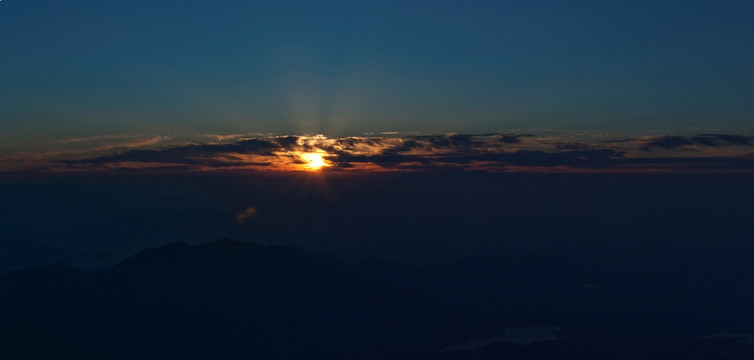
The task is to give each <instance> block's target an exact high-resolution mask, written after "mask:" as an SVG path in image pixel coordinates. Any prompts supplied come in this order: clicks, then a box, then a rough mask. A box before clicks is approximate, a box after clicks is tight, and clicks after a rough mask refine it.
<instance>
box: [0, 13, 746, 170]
mask: <svg viewBox="0 0 754 360" xmlns="http://www.w3.org/2000/svg"><path fill="white" fill-rule="evenodd" d="M752 15H754V3H752V2H751V1H724V2H709V1H631V2H604V1H568V2H566V1H562V2H553V1H504V2H503V1H464V2H461V1H431V2H429V1H426V2H425V1H411V2H396V1H370V2H353V1H349V2H346V1H319V2H302V1H276V2H250V1H235V0H233V1H215V2H206V1H201V2H200V1H182V2H175V1H165V0H150V1H95V0H80V1H53V0H26V1H21V0H4V1H2V2H0V49H2V51H1V53H0V54H1V55H0V79H2V80H1V81H0V154H4V155H6V156H8V154H11V155H12V154H16V155H15V156H16V157H17V158H18V157H24V156H26V157H28V156H29V155H28V154H29V153H30V152H31V153H35V154H38V153H39V152H43V151H55V149H57V148H58V147H59V145H60V144H61V143H65V144H71V143H80V141H79V142H77V141H76V140H77V139H98V140H103V139H104V140H107V139H123V138H126V139H138V140H134V141H135V142H136V144H137V145H139V146H141V147H147V148H148V147H149V146H150V145H154V144H157V143H161V142H162V140H164V139H166V138H170V139H173V140H174V142H176V143H181V144H184V143H186V142H198V143H201V142H203V141H204V139H205V138H206V137H207V136H210V137H212V136H216V135H219V136H231V137H232V136H236V135H238V134H245V135H247V136H251V135H254V136H276V135H279V136H282V135H315V134H324V135H325V136H328V137H331V138H337V137H347V136H364V135H370V134H381V133H385V132H389V133H393V132H397V133H399V134H449V133H461V134H484V133H507V132H514V133H519V134H524V133H536V134H538V135H539V134H541V133H542V132H553V131H555V132H563V133H591V134H602V133H608V134H611V135H615V136H617V138H620V136H636V135H646V136H650V135H653V136H661V135H683V136H693V135H698V134H708V133H715V134H719V133H722V134H742V135H748V134H751V133H753V132H754V131H752V128H753V127H754V125H752V124H754V102H752V101H751V99H752V98H754V66H752V64H754V47H752V46H751V42H750V40H751V39H752V38H754V22H752V21H751V16H752ZM145 139H146V140H145ZM150 139H151V140H150ZM120 143H122V141H121V142H120ZM115 145H117V144H115ZM108 147H109V148H110V149H112V148H115V146H114V145H113V142H107V141H105V144H104V145H101V146H99V148H108ZM19 154H20V155H19Z"/></svg>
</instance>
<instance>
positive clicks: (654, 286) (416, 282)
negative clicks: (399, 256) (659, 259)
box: [0, 239, 754, 360]
mask: <svg viewBox="0 0 754 360" xmlns="http://www.w3.org/2000/svg"><path fill="white" fill-rule="evenodd" d="M675 267H677V268H681V269H683V267H682V266H677V264H676V266H675ZM749 267H750V265H748V264H744V263H742V264H741V266H734V265H730V266H728V267H727V268H725V267H721V266H719V264H707V265H705V266H704V267H700V268H698V269H696V270H695V271H694V272H685V270H684V271H676V272H672V271H667V272H664V273H662V272H655V271H653V270H651V269H635V268H627V267H622V266H619V265H615V264H606V263H601V262H600V261H598V260H594V259H579V260H562V259H555V258H544V257H536V256H524V257H500V256H480V257H469V258H465V259H463V260H461V261H456V262H453V263H449V264H446V265H444V266H438V267H419V266H408V265H403V264H401V263H398V262H394V261H393V262H388V261H383V260H380V259H378V258H367V259H364V260H362V261H358V262H346V261H342V260H340V259H338V258H335V257H333V256H330V255H327V254H313V253H310V252H308V251H306V250H304V249H302V248H299V247H296V246H291V245H286V246H275V245H272V246H267V247H265V246H260V245H257V244H254V243H250V242H238V241H233V240H229V239H223V240H219V241H216V242H213V243H207V244H201V245H196V246H190V245H187V244H185V243H172V244H168V245H164V246H161V247H157V248H151V249H145V250H142V251H139V252H138V253H137V254H135V255H133V256H132V257H130V258H128V259H126V260H125V261H123V262H121V263H119V264H117V265H114V266H112V267H110V268H107V269H104V270H100V271H95V272H88V271H83V270H78V269H75V268H73V267H70V266H67V265H65V264H62V263H56V264H53V265H52V266H50V267H48V268H45V269H41V268H32V269H27V270H22V271H12V272H10V273H9V274H7V275H5V276H2V277H0V320H1V321H0V358H7V359H46V358H55V359H208V358H211V359H407V360H408V359H414V360H417V359H467V358H468V359H496V358H526V359H546V358H563V359H571V358H572V359H598V358H644V359H666V358H686V359H708V358H709V359H711V358H716V359H718V358H719V359H727V358H730V359H734V358H735V359H751V358H754V346H752V344H748V343H746V342H744V341H742V340H741V339H737V338H721V337H715V336H705V335H709V334H719V333H724V332H730V333H750V332H754V331H752V330H754V328H753V325H754V316H753V315H752V314H751V312H750V311H749V310H748V309H749V307H750V302H749V301H748V300H750V299H751V298H752V294H753V293H754V292H753V291H752V289H751V288H750V287H746V286H745V284H746V283H747V282H748V278H745V277H740V276H739V278H738V279H742V280H736V278H734V277H732V276H731V275H733V274H739V275H740V274H742V271H743V270H746V269H749ZM712 268H715V269H716V270H717V272H714V271H711V269H712ZM516 327H523V328H532V327H533V328H535V329H536V328H537V327H541V328H552V329H557V330H556V332H555V333H553V335H548V336H546V337H545V338H543V339H542V340H537V339H529V340H527V341H526V342H524V343H517V342H516V340H515V339H514V338H512V337H507V336H508V335H506V334H507V333H510V332H511V331H513V330H510V329H515V328H516ZM504 329H508V330H504ZM535 332H536V331H535ZM540 332H541V331H540ZM743 338H746V337H745V336H744V337H743ZM464 343H471V344H481V345H479V346H462V345H459V344H464Z"/></svg>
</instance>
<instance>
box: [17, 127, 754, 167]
mask: <svg viewBox="0 0 754 360" xmlns="http://www.w3.org/2000/svg"><path fill="white" fill-rule="evenodd" d="M204 139H206V140H210V141H209V142H200V143H172V144H171V141H175V140H174V139H172V138H170V137H167V136H153V137H145V136H142V137H137V138H127V139H124V138H120V137H99V138H96V139H69V140H68V142H69V143H75V144H80V143H87V142H89V143H92V142H94V143H98V142H99V141H101V140H109V141H110V143H108V144H99V145H97V146H93V147H92V148H91V149H89V151H91V152H94V153H97V152H99V153H100V154H98V155H88V156H78V157H77V156H75V155H76V153H75V152H74V153H68V154H67V155H69V157H63V158H59V159H55V160H51V161H48V162H47V163H45V164H44V168H45V169H48V170H49V171H112V170H119V171H123V170H144V169H148V170H155V169H159V170H173V171H215V170H258V171H304V170H312V166H311V164H309V163H308V161H310V160H309V159H311V158H318V159H322V160H323V165H325V166H324V167H323V170H324V171H359V170H369V171H434V170H474V171H494V172H504V171H511V172H520V171H537V172H686V171H699V172H710V171H736V172H740V171H745V172H754V137H751V136H744V135H727V134H700V135H696V136H690V137H682V136H674V135H662V136H644V137H634V138H627V139H619V140H599V139H597V140H595V139H582V138H577V137H573V136H569V137H565V136H556V135H552V134H547V136H537V135H534V134H526V133H524V134H515V133H489V134H444V135H404V136H365V137H344V138H327V137H325V136H322V135H317V136H248V135H240V134H239V135H207V136H206V137H204ZM102 152H107V153H106V154H101V153H102ZM312 154H316V155H315V156H313V155H312ZM40 162H41V159H40ZM28 163H29V161H27V164H26V165H29V164H28ZM41 165H42V164H40V163H39V162H38V163H36V164H35V167H34V168H35V169H39V168H40V166H41ZM7 168H8V166H6V170H7Z"/></svg>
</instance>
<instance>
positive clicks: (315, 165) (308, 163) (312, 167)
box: [299, 153, 330, 171]
mask: <svg viewBox="0 0 754 360" xmlns="http://www.w3.org/2000/svg"><path fill="white" fill-rule="evenodd" d="M299 157H301V159H302V160H304V162H305V164H304V168H305V169H306V170H308V171H317V170H320V169H322V168H323V167H327V166H330V164H328V163H327V162H326V161H325V159H323V158H322V154H320V153H302V154H301V155H299Z"/></svg>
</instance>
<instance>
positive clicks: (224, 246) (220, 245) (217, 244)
mask: <svg viewBox="0 0 754 360" xmlns="http://www.w3.org/2000/svg"><path fill="white" fill-rule="evenodd" d="M196 247H197V248H198V249H212V250H231V251H238V250H245V251H261V250H263V249H264V246H262V245H259V244H257V243H254V242H251V241H238V240H233V239H230V238H222V239H219V240H215V241H213V242H209V243H204V244H199V245H197V246H196Z"/></svg>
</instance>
